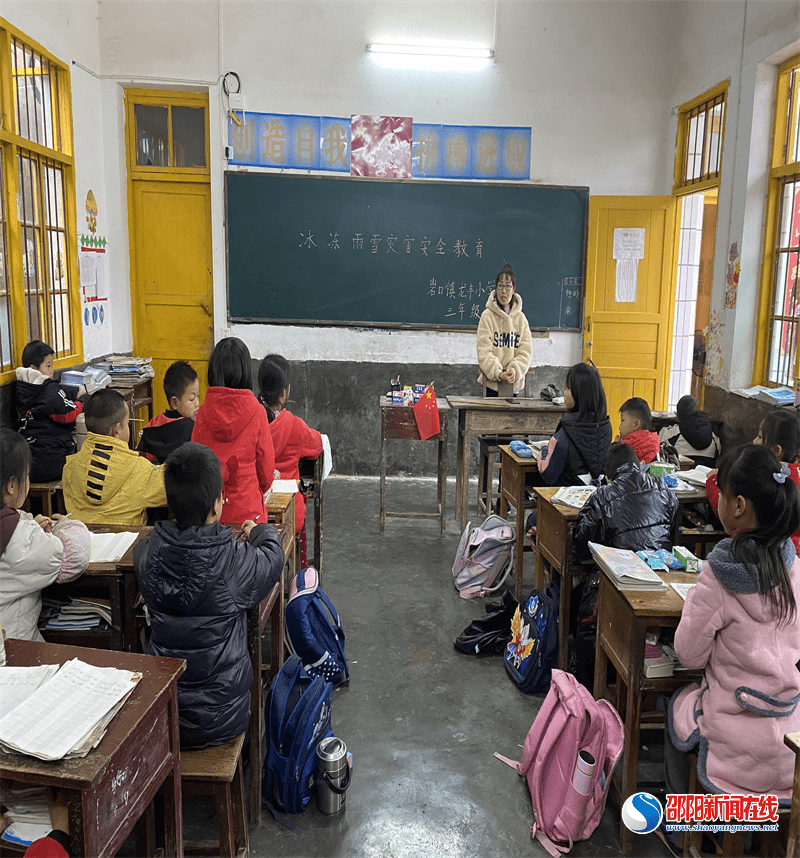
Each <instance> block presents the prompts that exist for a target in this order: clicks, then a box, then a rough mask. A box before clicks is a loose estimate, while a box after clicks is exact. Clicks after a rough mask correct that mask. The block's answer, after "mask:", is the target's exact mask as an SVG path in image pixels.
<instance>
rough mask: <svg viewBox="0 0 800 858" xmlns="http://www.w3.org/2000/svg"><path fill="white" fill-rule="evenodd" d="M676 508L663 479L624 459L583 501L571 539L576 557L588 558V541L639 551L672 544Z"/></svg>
mask: <svg viewBox="0 0 800 858" xmlns="http://www.w3.org/2000/svg"><path fill="white" fill-rule="evenodd" d="M677 509H678V499H677V498H676V497H675V492H673V491H672V490H671V489H669V488H667V486H666V485H665V484H664V481H663V480H660V479H657V478H656V477H651V476H650V475H649V474H645V473H644V472H642V471H640V470H639V468H638V466H637V465H633V464H631V463H628V462H626V463H625V464H624V465H622V466H621V467H620V468H618V469H617V472H616V474H614V479H613V480H612V481H611V482H610V483H609V484H608V485H605V486H601V487H600V488H599V489H598V490H597V491H596V492H595V493H594V494H593V495H592V496H591V497H590V498H589V500H588V501H587V502H586V503H585V504H584V506H583V509H581V512H580V516H579V517H578V527H577V530H576V531H575V536H574V538H573V540H572V545H573V548H574V551H575V555H576V557H577V559H578V560H588V559H589V557H590V552H589V546H588V544H587V543H588V542H589V541H592V542H598V543H600V544H601V545H610V546H612V547H613V548H628V549H630V550H632V551H639V550H640V549H643V548H653V549H655V548H666V549H669V548H670V547H671V545H672V539H671V534H670V530H671V527H672V520H673V519H674V518H675V513H676V512H677Z"/></svg>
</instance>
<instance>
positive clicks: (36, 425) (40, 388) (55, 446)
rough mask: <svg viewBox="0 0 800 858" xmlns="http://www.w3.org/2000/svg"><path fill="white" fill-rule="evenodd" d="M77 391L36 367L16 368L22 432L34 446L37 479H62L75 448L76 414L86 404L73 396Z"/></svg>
mask: <svg viewBox="0 0 800 858" xmlns="http://www.w3.org/2000/svg"><path fill="white" fill-rule="evenodd" d="M75 392H76V389H75V388H70V389H69V390H65V389H64V388H63V387H62V386H61V385H60V384H59V383H58V382H57V381H55V379H52V378H48V377H47V376H44V375H42V373H40V372H38V371H37V370H35V369H30V368H27V369H25V368H22V367H20V368H19V369H18V370H17V383H16V385H15V389H14V400H15V402H14V404H15V406H16V409H17V418H18V419H19V427H20V429H19V432H20V435H22V437H23V438H24V439H25V440H26V441H27V442H28V444H29V445H30V448H31V481H32V482H34V483H44V482H50V481H51V480H60V479H61V472H62V471H63V470H64V462H66V460H67V456H69V455H70V454H71V453H74V452H75V418H76V417H77V416H78V415H79V414H80V413H81V412H82V411H83V405H82V404H81V403H79V402H75V401H73V400H72V399H71V398H70V395H72V394H74V393H75ZM54 416H55V417H60V418H62V419H63V421H64V422H57V421H56V420H54V419H53V417H54Z"/></svg>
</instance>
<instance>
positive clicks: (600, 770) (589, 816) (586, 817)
mask: <svg viewBox="0 0 800 858" xmlns="http://www.w3.org/2000/svg"><path fill="white" fill-rule="evenodd" d="M622 739H623V727H622V719H621V718H620V717H619V715H618V714H617V712H616V710H615V709H614V707H613V706H612V705H611V704H610V703H609V702H608V701H607V700H595V699H594V698H593V697H592V695H591V694H590V693H589V692H588V691H587V689H586V688H584V687H583V686H582V685H581V684H580V683H579V682H578V680H577V679H575V677H574V676H573V675H572V674H571V673H565V672H564V671H563V670H554V671H553V680H552V683H551V685H550V691H549V692H548V693H547V697H546V698H545V700H544V703H543V704H542V708H541V709H540V710H539V713H538V714H537V715H536V718H535V720H534V722H533V724H532V725H531V729H530V730H529V731H528V737H527V738H526V739H525V745H524V747H523V749H522V762H521V763H518V762H515V761H514V760H509V759H508V758H507V757H503V756H501V755H500V754H495V757H497V759H498V760H502V761H503V762H504V763H507V764H508V765H509V766H511V767H512V768H514V769H516V770H517V772H519V774H520V775H525V777H527V779H528V787H529V788H530V793H531V804H532V805H533V812H534V815H535V822H534V825H533V828H531V837H533V838H535V839H536V840H538V841H539V842H540V843H541V844H542V846H544V848H545V849H546V850H547V851H548V852H549V853H550V854H551V855H552V856H554V858H555V856H558V855H559V854H560V853H563V852H569V850H570V849H572V844H573V843H574V842H575V841H576V840H585V839H586V838H587V837H589V836H591V834H592V832H593V831H594V830H595V828H597V824H598V823H599V822H600V817H601V816H602V814H603V808H604V807H605V805H606V798H607V796H608V788H609V786H610V784H611V775H612V773H613V772H614V768H615V767H616V765H617V762H618V761H619V758H620V756H621V755H622ZM579 751H581V752H584V753H583V754H581V762H580V765H579V760H578V752H579ZM592 759H593V760H594V767H593V768H592V766H591V761H592ZM587 761H588V764H587ZM576 786H577V787H578V789H576ZM554 841H556V842H554Z"/></svg>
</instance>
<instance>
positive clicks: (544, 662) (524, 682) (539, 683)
mask: <svg viewBox="0 0 800 858" xmlns="http://www.w3.org/2000/svg"><path fill="white" fill-rule="evenodd" d="M558 600H559V590H558V586H557V585H555V584H551V585H550V586H549V587H548V588H547V593H540V592H539V591H538V590H532V591H531V594H530V596H528V598H527V599H526V600H525V601H524V602H523V603H522V604H521V605H519V606H518V607H517V610H516V612H515V614H514V619H513V620H512V621H511V634H510V636H509V638H508V643H506V647H505V651H504V652H503V661H504V663H505V666H506V671H507V672H508V675H509V676H510V677H511V681H512V682H513V683H514V685H516V686H517V688H519V690H520V691H524V692H525V693H526V694H533V693H534V692H536V691H546V690H547V689H548V688H549V687H550V674H551V671H552V669H553V663H554V662H555V660H556V653H557V652H558Z"/></svg>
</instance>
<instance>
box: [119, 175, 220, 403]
mask: <svg viewBox="0 0 800 858" xmlns="http://www.w3.org/2000/svg"><path fill="white" fill-rule="evenodd" d="M133 205H134V210H135V212H136V221H137V223H136V238H135V244H136V292H135V304H134V306H133V312H134V315H135V317H136V328H135V330H136V336H135V339H134V350H135V351H136V353H137V354H140V355H144V356H146V357H150V356H152V358H153V370H154V372H155V379H154V383H153V393H154V397H155V403H154V408H155V411H156V413H157V412H158V411H163V410H164V408H166V405H167V403H166V397H165V396H164V389H163V386H162V383H161V381H162V379H163V378H164V372H165V371H166V369H167V367H168V366H169V365H170V364H171V363H172V362H173V361H176V360H185V361H188V362H189V363H190V364H191V365H192V366H193V367H194V368H195V369H196V370H197V373H198V375H199V376H200V390H201V396H202V394H203V393H204V391H205V388H206V381H207V378H206V376H207V365H208V356H209V354H210V352H211V348H212V344H213V334H214V312H213V304H212V301H213V297H212V278H211V189H210V187H209V186H208V185H201V184H196V183H182V182H134V202H133Z"/></svg>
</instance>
